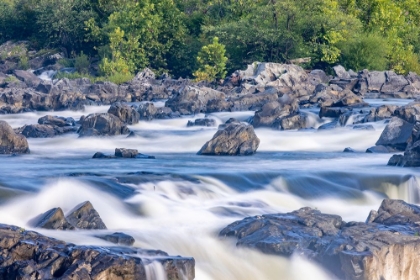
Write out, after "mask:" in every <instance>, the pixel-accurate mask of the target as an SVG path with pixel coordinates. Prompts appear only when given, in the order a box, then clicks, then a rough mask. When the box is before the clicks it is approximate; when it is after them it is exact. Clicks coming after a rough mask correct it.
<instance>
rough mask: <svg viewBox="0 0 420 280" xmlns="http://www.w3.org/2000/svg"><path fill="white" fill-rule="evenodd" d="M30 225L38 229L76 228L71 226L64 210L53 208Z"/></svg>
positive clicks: (30, 222) (33, 220)
mask: <svg viewBox="0 0 420 280" xmlns="http://www.w3.org/2000/svg"><path fill="white" fill-rule="evenodd" d="M29 224H30V225H31V226H33V227H36V228H45V229H58V230H73V229H74V226H73V225H72V224H70V223H69V222H68V221H67V219H66V218H65V217H64V213H63V210H62V209H61V208H60V207H58V208H53V209H51V210H48V211H47V212H45V213H43V214H41V215H39V216H37V217H35V218H34V219H32V220H31V221H29Z"/></svg>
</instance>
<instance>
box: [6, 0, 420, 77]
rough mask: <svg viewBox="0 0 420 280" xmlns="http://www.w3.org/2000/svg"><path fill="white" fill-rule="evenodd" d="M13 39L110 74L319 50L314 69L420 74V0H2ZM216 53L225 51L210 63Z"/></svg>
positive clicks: (234, 63)
mask: <svg viewBox="0 0 420 280" xmlns="http://www.w3.org/2000/svg"><path fill="white" fill-rule="evenodd" d="M216 37H217V38H218V39H217V42H215V41H214V38H216ZM7 40H29V41H30V42H31V44H32V46H33V47H35V48H37V49H41V48H57V49H59V50H61V51H63V52H64V53H65V54H66V55H67V56H68V57H76V58H77V59H78V63H79V64H81V65H82V66H83V67H81V69H82V70H83V71H86V69H87V67H86V60H90V61H91V58H96V57H98V58H99V59H100V65H99V69H100V73H101V74H102V75H103V76H115V75H123V76H124V75H125V76H127V77H128V76H130V75H132V74H134V73H135V72H136V71H138V70H141V69H142V68H144V67H150V68H152V69H154V70H155V71H157V72H160V73H162V72H169V73H170V74H172V75H174V76H183V77H186V76H188V77H193V76H194V75H195V77H197V78H199V79H200V78H201V79H209V78H211V79H213V78H223V76H224V75H225V74H226V73H227V72H231V71H232V70H235V69H239V68H244V67H245V65H246V64H250V63H252V62H254V61H271V62H287V61H290V60H293V59H295V58H302V57H310V58H311V62H310V63H309V64H307V65H304V66H305V67H318V68H323V69H328V68H330V67H331V66H333V65H335V64H339V63H340V64H343V65H344V66H346V67H347V68H352V69H353V70H361V69H364V68H368V69H370V70H384V69H393V70H395V71H396V72H398V73H407V72H408V71H415V72H418V73H420V63H419V54H420V2H419V0H142V1H137V0H92V1H90V0H2V1H0V43H3V42H5V41H7ZM215 44H216V45H215ZM212 46H213V48H215V49H214V50H211V48H212ZM209 48H210V49H209ZM211 51H215V52H219V54H220V53H221V52H222V53H223V55H222V56H221V57H220V58H218V61H212V62H209V61H208V59H209V57H204V56H206V55H207V56H209V52H211ZM206 53H207V54H206ZM80 56H81V57H80ZM87 57H88V58H89V59H86V58H87ZM225 57H227V58H228V59H227V60H226V59H225ZM210 60H211V58H210ZM215 67H216V68H217V67H219V68H220V67H221V68H223V69H221V70H220V69H217V70H215V69H216V68H215ZM225 67H226V70H227V72H226V71H225ZM211 71H213V72H211Z"/></svg>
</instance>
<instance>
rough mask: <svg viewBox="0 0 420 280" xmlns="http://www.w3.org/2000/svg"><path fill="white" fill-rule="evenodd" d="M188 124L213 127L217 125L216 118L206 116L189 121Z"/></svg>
mask: <svg viewBox="0 0 420 280" xmlns="http://www.w3.org/2000/svg"><path fill="white" fill-rule="evenodd" d="M187 126H188V127H190V126H207V127H212V126H216V121H215V120H214V119H209V118H204V119H196V120H194V121H188V123H187Z"/></svg>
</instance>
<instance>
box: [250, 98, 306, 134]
mask: <svg viewBox="0 0 420 280" xmlns="http://www.w3.org/2000/svg"><path fill="white" fill-rule="evenodd" d="M298 113H299V104H298V102H297V100H290V102H287V103H281V102H278V101H272V102H269V103H266V104H265V105H264V106H263V107H262V108H261V110H258V111H256V112H255V115H254V120H253V126H254V127H256V128H257V127H273V126H274V124H277V128H279V129H281V128H282V126H281V125H280V126H279V125H278V124H280V123H281V121H282V119H285V118H286V117H288V118H289V119H290V117H292V116H295V115H297V114H298ZM285 127H288V126H285Z"/></svg>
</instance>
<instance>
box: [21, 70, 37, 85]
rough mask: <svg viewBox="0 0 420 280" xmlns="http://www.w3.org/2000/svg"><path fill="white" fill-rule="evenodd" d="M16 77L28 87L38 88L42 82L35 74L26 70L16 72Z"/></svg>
mask: <svg viewBox="0 0 420 280" xmlns="http://www.w3.org/2000/svg"><path fill="white" fill-rule="evenodd" d="M15 76H16V78H18V79H19V80H21V81H22V82H24V83H25V84H26V85H27V86H28V87H33V88H35V87H37V86H38V84H39V83H40V82H41V79H40V78H38V77H37V76H35V74H34V73H32V72H30V71H25V70H15Z"/></svg>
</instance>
